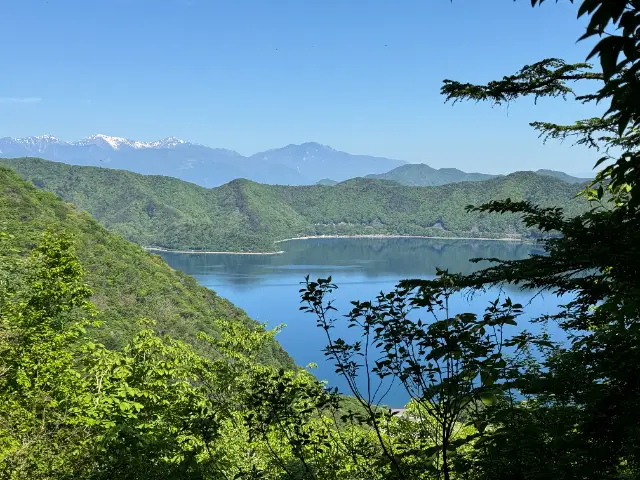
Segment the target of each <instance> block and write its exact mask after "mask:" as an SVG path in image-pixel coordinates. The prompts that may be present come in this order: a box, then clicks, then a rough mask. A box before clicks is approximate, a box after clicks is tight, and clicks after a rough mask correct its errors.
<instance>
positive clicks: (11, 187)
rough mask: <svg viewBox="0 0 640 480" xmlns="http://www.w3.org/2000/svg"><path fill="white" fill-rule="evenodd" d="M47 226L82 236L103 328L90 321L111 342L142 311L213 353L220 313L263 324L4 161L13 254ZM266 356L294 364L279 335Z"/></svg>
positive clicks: (4, 209) (161, 327)
mask: <svg viewBox="0 0 640 480" xmlns="http://www.w3.org/2000/svg"><path fill="white" fill-rule="evenodd" d="M47 228H52V229H55V230H57V231H64V232H67V233H69V234H72V235H73V236H74V239H75V243H76V251H77V252H78V257H79V259H80V261H81V263H82V264H83V265H84V268H85V272H86V281H87V284H88V285H89V287H90V288H91V289H92V291H93V295H92V297H91V301H92V303H94V304H95V305H96V307H97V308H98V309H99V310H100V312H101V320H102V321H103V323H104V326H103V328H101V329H89V333H90V334H91V336H92V337H93V338H94V339H95V340H97V341H99V342H100V343H103V344H105V345H106V346H107V347H109V348H117V347H122V346H123V345H125V344H126V343H127V342H128V341H130V340H131V338H133V335H134V334H135V333H136V332H137V330H138V326H137V325H136V319H137V318H142V317H147V318H152V319H154V320H155V321H156V325H155V327H154V329H155V330H156V331H157V332H162V333H166V334H168V335H170V336H172V337H174V338H179V339H182V340H185V341H187V342H189V343H192V344H194V345H196V346H197V348H198V350H199V351H200V352H201V353H204V354H206V355H208V356H212V355H214V352H213V351H212V350H211V348H210V347H209V346H208V345H206V344H204V343H202V342H199V341H198V339H197V335H198V333H199V332H205V333H207V334H208V335H211V336H214V337H215V336H217V335H218V334H219V332H220V327H219V325H218V324H217V322H216V320H217V319H225V320H229V321H236V322H239V323H242V324H244V325H246V326H248V327H251V328H261V327H260V326H259V325H258V324H257V323H256V322H254V321H253V320H251V319H250V318H249V317H248V316H247V315H246V314H245V313H244V312H243V311H242V310H240V309H239V308H237V307H235V306H234V305H233V304H231V302H229V301H228V300H226V299H224V298H221V297H219V296H218V295H217V294H216V293H215V292H214V291H212V290H210V289H207V288H205V287H202V286H199V285H198V283H197V282H196V280H195V279H194V278H193V277H191V276H189V275H185V274H183V273H182V272H180V271H177V270H173V269H172V268H170V267H169V266H168V265H167V264H166V263H165V262H164V261H163V260H162V259H161V258H160V257H159V256H157V255H151V254H149V253H147V252H145V251H144V250H143V249H142V248H140V247H139V246H136V245H134V244H132V243H130V242H128V241H126V240H125V239H123V238H122V237H120V236H119V235H116V234H113V233H109V232H107V231H106V230H105V229H104V227H102V226H101V225H100V224H99V223H98V222H97V221H96V220H94V219H93V218H91V217H90V216H89V215H88V214H86V213H85V212H82V211H79V210H78V209H77V208H76V207H74V205H71V204H66V203H64V202H63V201H61V200H60V199H59V198H56V197H55V196H54V195H52V194H50V193H46V192H42V191H41V190H38V189H37V188H35V187H33V186H32V185H29V184H28V183H26V182H25V181H23V180H21V179H20V178H19V177H18V176H17V175H16V174H15V173H13V172H11V171H10V170H8V169H6V168H4V167H0V231H3V232H7V233H10V234H11V235H12V236H13V238H14V239H13V243H14V247H15V250H16V251H15V252H13V255H15V256H21V255H26V254H28V252H30V251H31V250H32V249H33V248H34V247H35V246H36V245H37V244H38V243H39V238H40V235H41V233H42V231H44V230H45V229H47ZM0 271H2V266H1V265H0ZM260 358H261V359H262V361H264V362H265V363H270V364H273V365H277V366H282V367H286V368H292V367H293V366H294V364H293V361H292V360H291V358H290V357H289V356H288V355H287V354H286V353H285V352H284V351H283V350H282V348H281V347H280V346H279V345H278V344H277V342H275V341H273V342H267V343H266V344H265V347H264V351H263V352H261V354H260Z"/></svg>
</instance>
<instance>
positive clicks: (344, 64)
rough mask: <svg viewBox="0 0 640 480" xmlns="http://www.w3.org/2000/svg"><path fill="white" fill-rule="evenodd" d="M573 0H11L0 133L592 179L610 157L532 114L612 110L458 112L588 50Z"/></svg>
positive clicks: (554, 107)
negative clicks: (315, 152)
mask: <svg viewBox="0 0 640 480" xmlns="http://www.w3.org/2000/svg"><path fill="white" fill-rule="evenodd" d="M575 17H576V7H575V6H572V5H570V4H569V2H568V0H564V1H561V2H560V3H559V4H556V3H555V2H551V1H549V2H547V3H546V4H544V5H543V7H541V8H536V9H532V8H531V3H530V2H529V0H518V1H516V2H515V3H514V2H513V1H512V0H453V2H450V1H449V0H396V1H391V0H289V1H284V0H227V1H217V0H92V1H87V0H48V1H45V0H38V1H36V0H5V1H3V2H2V3H1V4H0V18H2V19H3V22H2V24H3V27H2V29H0V45H1V47H0V49H1V52H2V55H1V57H0V58H1V59H2V62H3V68H2V72H3V75H2V76H0V136H14V137H16V136H28V135H43V134H52V135H55V136H58V137H60V138H62V139H65V140H75V139H78V138H81V137H85V136H88V135H92V134H95V133H104V134H108V135H114V136H122V137H127V138H134V139H137V140H143V141H150V140H154V139H158V138H162V137H167V136H177V137H179V138H183V139H185V140H189V141H194V142H198V143H203V144H205V145H210V146H215V147H224V148H230V149H234V150H237V151H239V152H240V153H242V154H251V153H255V152H257V151H261V150H265V149H268V148H276V147H279V146H283V145H286V144H289V143H301V142H305V141H317V142H320V143H324V144H328V145H331V146H332V147H334V148H336V149H340V150H345V151H348V152H350V153H362V154H373V155H380V156H387V157H392V158H400V159H404V160H408V161H411V162H425V163H428V164H430V165H432V166H435V167H444V166H455V167H458V168H462V169H464V170H467V171H483V172H491V173H505V172H509V171H513V170H524V169H537V168H554V169H564V170H565V171H568V172H573V173H584V172H588V171H589V170H590V168H591V166H592V164H593V160H594V159H595V158H596V156H597V154H596V153H595V152H591V151H588V150H585V149H584V148H581V147H572V146H570V145H568V144H565V145H561V144H558V143H555V142H554V143H548V144H547V145H542V143H541V142H540V140H539V139H538V138H537V134H536V133H535V132H534V131H533V130H531V128H530V127H529V126H528V122H529V121H532V120H549V121H558V122H570V121H572V120H574V119H577V118H580V117H586V116H592V115H596V114H598V113H600V110H596V109H595V108H594V107H584V106H580V105H575V104H574V103H572V102H562V101H561V100H547V101H541V102H539V104H538V105H537V106H536V105H533V101H531V100H521V101H519V102H517V103H514V104H512V105H510V106H509V108H505V107H491V106H490V105H484V104H472V103H467V104H457V105H455V106H451V104H444V99H443V97H442V96H441V95H440V93H439V90H440V86H441V82H442V80H443V79H445V78H451V79H456V80H463V81H471V82H483V81H487V80H491V79H494V78H499V77H501V76H502V75H505V74H509V73H513V72H515V71H516V70H517V69H519V68H520V67H522V66H523V65H524V64H527V63H532V62H535V61H537V60H540V59H542V58H545V57H551V56H555V57H562V58H565V59H566V60H568V61H582V60H583V59H584V58H585V56H586V54H587V53H588V50H589V44H586V43H584V42H582V43H578V44H576V39H577V38H578V37H579V35H580V34H581V33H582V25H583V22H582V21H577V20H576V19H575Z"/></svg>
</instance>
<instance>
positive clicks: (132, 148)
mask: <svg viewBox="0 0 640 480" xmlns="http://www.w3.org/2000/svg"><path fill="white" fill-rule="evenodd" d="M0 157H9V158H19V157H39V158H45V159H47V160H53V161H56V162H63V163H68V164H71V165H83V166H98V167H106V168H113V169H124V170H129V171H132V172H136V173H142V174H145V175H166V176H170V177H175V178H179V179H181V180H185V181H187V182H192V183H196V184H198V185H201V186H204V187H216V186H219V185H222V184H224V183H228V182H230V181H232V180H234V179H236V178H247V179H250V180H253V181H256V182H260V183H268V184H281V185H310V184H313V183H315V182H317V181H318V180H321V179H322V178H324V177H325V176H326V172H331V173H332V175H333V176H334V179H335V180H338V181H342V180H347V179H349V178H353V177H359V176H364V175H366V174H369V173H383V172H386V171H388V170H391V169H392V168H395V167H397V166H399V165H402V164H404V163H406V162H403V161H401V160H393V159H389V158H382V157H373V156H368V155H351V154H348V153H345V152H340V151H338V150H334V149H333V148H331V147H328V146H326V145H321V144H319V143H315V142H307V143H303V144H300V145H287V146H285V147H282V148H277V149H273V150H267V151H265V152H259V153H256V154H254V155H251V156H250V157H245V156H243V155H241V154H239V153H238V152H235V151H233V150H227V149H223V148H210V147H206V146H204V145H199V144H195V143H189V142H185V141H183V140H179V139H177V138H173V137H170V138H165V139H163V140H158V141H155V142H139V141H135V140H128V139H125V138H119V137H110V136H107V135H93V136H91V137H88V138H85V139H83V140H79V141H77V142H65V141H62V140H60V139H58V138H55V137H52V136H48V135H47V136H42V137H26V138H18V139H15V138H10V137H5V138H0Z"/></svg>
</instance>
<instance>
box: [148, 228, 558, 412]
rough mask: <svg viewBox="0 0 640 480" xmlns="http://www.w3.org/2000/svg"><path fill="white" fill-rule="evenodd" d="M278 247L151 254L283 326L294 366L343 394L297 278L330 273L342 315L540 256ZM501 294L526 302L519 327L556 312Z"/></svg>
mask: <svg viewBox="0 0 640 480" xmlns="http://www.w3.org/2000/svg"><path fill="white" fill-rule="evenodd" d="M279 247H281V248H282V250H283V251H284V253H282V254H280V255H231V254H229V255H227V254H220V255H210V254H186V253H174V252H158V253H159V254H160V255H161V256H162V257H163V258H164V259H165V261H166V262H167V263H168V264H169V265H170V266H171V267H173V268H175V269H178V270H182V271H184V272H185V273H188V274H190V275H193V276H194V277H196V278H197V279H198V281H199V282H200V283H201V284H202V285H204V286H206V287H208V288H212V289H213V290H215V291H216V292H217V293H218V294H219V295H221V296H223V297H226V298H228V299H229V300H230V301H231V302H233V303H234V304H235V305H237V306H239V307H240V308H242V309H244V310H245V311H246V312H247V313H248V314H249V316H251V317H252V318H254V319H256V320H258V321H259V322H266V323H267V325H268V326H269V327H275V326H276V325H279V324H281V323H284V324H286V328H284V329H283V330H282V331H281V332H280V333H279V335H278V337H277V338H278V340H279V342H280V343H281V344H282V346H283V347H284V348H285V350H287V352H289V354H290V355H291V356H292V357H293V359H294V360H295V361H296V363H297V364H298V365H301V366H306V365H308V364H309V363H317V365H318V366H317V368H315V369H314V370H313V372H314V373H315V375H316V376H317V377H318V379H320V380H327V381H328V384H329V385H331V386H337V387H339V388H340V390H341V391H344V392H345V393H348V391H347V390H346V383H345V382H344V381H343V380H342V377H340V376H339V375H338V374H336V373H335V368H334V366H333V364H332V363H330V362H329V361H327V360H325V357H324V353H323V348H324V346H325V344H326V337H325V334H324V332H323V331H322V330H320V329H319V328H318V327H317V326H316V322H315V318H314V317H313V316H311V315H310V314H307V313H303V312H300V310H299V307H300V306H301V304H300V294H299V292H298V290H299V289H300V288H301V285H300V282H303V281H304V277H305V275H307V274H309V275H310V276H311V279H317V278H320V277H321V278H326V277H327V276H329V275H331V276H332V278H333V280H334V281H335V283H337V284H338V287H339V289H338V290H337V291H336V292H334V295H333V296H334V298H335V300H336V302H335V305H336V307H337V308H338V314H344V313H347V312H348V311H349V310H350V307H351V305H350V303H349V302H350V301H351V300H361V301H364V300H372V299H374V298H375V296H376V295H377V294H378V293H380V292H381V291H383V292H387V291H390V290H392V289H393V287H394V286H395V285H396V283H397V282H398V281H399V280H402V279H406V278H432V277H433V276H434V274H435V272H436V267H439V268H442V269H448V270H449V271H451V272H463V273H470V272H472V271H473V270H475V269H477V268H479V267H481V266H484V265H488V264H487V263H485V262H482V263H479V264H473V263H471V262H469V260H470V259H471V258H477V257H496V258H500V259H504V260H507V259H518V258H525V257H526V256H527V255H529V254H530V253H533V252H536V253H540V252H541V251H542V250H541V249H540V247H537V246H535V245H531V244H524V243H519V242H498V241H478V240H445V239H422V238H322V239H309V240H296V241H289V242H283V243H280V244H279ZM499 295H500V292H499V291H498V289H493V290H489V291H488V292H486V293H484V294H482V295H476V296H475V297H473V298H470V299H469V298H463V297H462V296H460V297H457V298H456V299H455V302H454V305H453V312H454V313H462V312H474V313H476V314H482V313H483V312H484V309H485V308H486V307H487V304H488V302H489V301H492V300H495V299H496V298H497V297H498V296H499ZM503 295H508V296H510V297H511V299H512V300H513V301H514V302H519V303H522V304H523V305H527V308H526V311H527V316H526V317H522V320H521V325H524V327H523V326H519V327H518V328H519V329H522V328H527V329H528V330H530V331H537V330H539V329H540V326H539V325H538V324H535V325H529V324H527V325H525V322H524V319H525V318H526V319H529V318H535V317H536V316H538V315H540V314H543V313H549V312H554V311H556V310H557V304H558V299H557V297H556V296H555V295H552V294H546V295H538V296H535V297H534V298H532V297H533V296H534V295H533V293H532V292H522V291H520V290H519V289H515V288H507V289H505V291H504V292H503ZM423 316H424V317H425V318H426V315H424V314H423ZM553 327H554V326H552V325H551V326H550V327H549V328H550V333H551V334H552V336H553V335H554V334H558V335H559V330H558V329H555V328H553ZM333 334H334V335H340V336H342V337H343V338H345V339H352V338H353V335H354V332H353V330H352V329H347V328H346V320H345V328H343V329H339V328H336V329H335V331H334V332H333ZM406 400H407V397H406V393H405V392H404V391H403V390H402V389H401V388H391V390H390V392H389V394H388V395H387V397H386V398H385V403H387V404H389V405H391V406H393V407H402V406H403V405H404V402H405V401H406Z"/></svg>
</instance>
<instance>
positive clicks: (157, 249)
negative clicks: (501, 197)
mask: <svg viewBox="0 0 640 480" xmlns="http://www.w3.org/2000/svg"><path fill="white" fill-rule="evenodd" d="M323 238H353V239H357V238H424V239H427V240H428V239H431V240H478V241H482V242H512V243H516V242H517V243H524V241H523V240H522V239H521V238H508V237H506V238H488V237H439V236H429V235H384V234H377V235H374V234H371V235H309V236H305V237H294V238H285V239H283V240H276V241H274V242H273V243H283V242H291V241H293V240H314V239H323ZM142 248H143V249H144V250H147V251H149V252H166V253H187V254H197V253H201V254H204V255H281V254H283V253H285V251H284V250H280V251H277V252H220V251H211V250H173V249H170V248H163V247H142Z"/></svg>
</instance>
